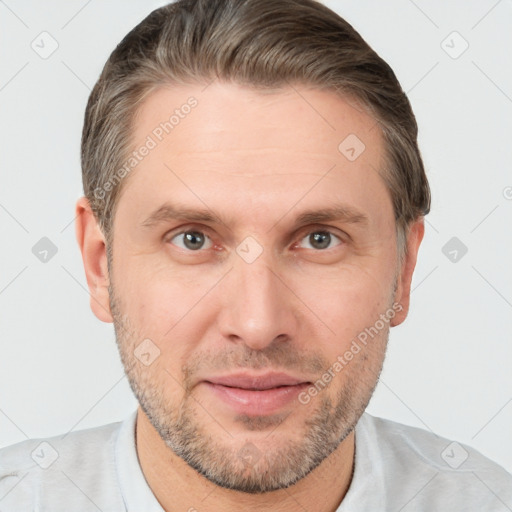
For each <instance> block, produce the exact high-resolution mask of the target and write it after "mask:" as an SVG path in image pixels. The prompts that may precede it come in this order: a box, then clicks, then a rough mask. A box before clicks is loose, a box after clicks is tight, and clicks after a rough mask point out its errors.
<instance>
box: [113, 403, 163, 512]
mask: <svg viewBox="0 0 512 512" xmlns="http://www.w3.org/2000/svg"><path fill="white" fill-rule="evenodd" d="M136 422H137V410H136V411H135V412H133V413H132V414H130V416H129V417H128V418H126V419H125V420H124V421H123V422H122V424H121V427H120V430H119V436H118V438H117V443H116V448H115V457H116V469H117V476H118V479H119V487H120V488H121V495H122V496H123V500H124V506H125V509H126V511H127V512H140V511H141V510H144V512H165V511H164V509H163V508H162V507H161V505H160V504H159V503H158V500H157V499H156V497H155V495H154V494H153V492H152V491H151V488H150V487H149V485H148V483H147V481H146V478H145V477H144V473H143V472H142V468H141V466H140V463H139V458H138V456H137V448H136V438H135V426H136Z"/></svg>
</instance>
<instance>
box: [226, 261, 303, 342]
mask: <svg viewBox="0 0 512 512" xmlns="http://www.w3.org/2000/svg"><path fill="white" fill-rule="evenodd" d="M277 270H278V269H277V268H276V266H275V265H273V264H272V262H271V261H269V258H265V257H264V256H263V255H262V256H260V257H259V258H258V259H257V260H256V261H253V262H252V263H247V262H246V261H244V260H243V259H242V258H238V256H237V257H236V261H235V262H234V267H233V269H232V271H231V272H230V273H229V276H228V279H226V280H225V281H224V283H223V288H224V289H223V290H222V291H221V292H220V293H219V295H220V297H221V311H220V313H219V317H218V321H219V328H220V331H221V334H222V336H223V337H224V338H225V339H229V340H231V341H234V342H239V343H244V344H245V345H247V347H249V348H251V349H253V350H262V349H264V348H265V347H267V346H268V345H270V344H272V343H273V342H274V341H275V342H278V340H279V341H286V340H290V339H293V338H295V336H296V334H297V322H298V319H299V318H300V316H299V315H298V314H297V311H296V309H295V308H296V307H297V305H296V303H295V302H296V301H294V296H293V293H292V292H291V291H290V289H289V288H288V287H287V286H286V284H285V280H284V279H283V277H282V276H280V275H279V273H278V271H277Z"/></svg>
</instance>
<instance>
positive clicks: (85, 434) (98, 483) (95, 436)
mask: <svg viewBox="0 0 512 512" xmlns="http://www.w3.org/2000/svg"><path fill="white" fill-rule="evenodd" d="M122 423H123V422H116V423H110V424H108V425H102V426H99V427H95V428H89V429H84V430H79V431H76V432H69V433H67V434H62V435H58V436H53V437H49V438H38V439H28V440H26V441H22V442H20V443H17V444H14V445H11V446H7V447H5V448H2V449H0V496H3V497H4V498H3V499H2V506H3V507H6V506H7V510H13V511H18V510H29V509H30V510H32V509H37V507H41V509H42V510H45V509H46V508H45V504H46V505H47V506H50V505H51V506H52V507H54V501H53V500H55V499H56V498H61V500H62V501H61V504H60V505H59V506H62V507H68V510H69V509H70V508H69V507H70V505H71V504H72V505H73V507H74V509H75V510H77V509H79V510H89V509H91V510H93V509H94V510H97V508H96V507H100V508H102V507H101V505H100V503H102V504H109V503H110V502H111V501H112V496H109V495H107V494H108V493H106V492H103V491H102V489H105V487H106V486H107V487H109V485H108V484H111V485H110V489H109V493H110V494H112V488H117V486H115V485H112V484H113V483H114V481H115V479H116V478H117V477H116V468H115V455H114V451H115V443H116V440H117V435H118V433H119V429H120V427H121V425H122ZM97 502H98V503H97ZM8 504H12V507H11V508H9V506H8ZM82 506H83V508H77V507H82ZM29 507H30V508H29ZM91 507H92V508H91ZM51 510H56V509H55V508H52V509H51ZM59 510H60V509H59ZM62 510H65V508H63V509H62Z"/></svg>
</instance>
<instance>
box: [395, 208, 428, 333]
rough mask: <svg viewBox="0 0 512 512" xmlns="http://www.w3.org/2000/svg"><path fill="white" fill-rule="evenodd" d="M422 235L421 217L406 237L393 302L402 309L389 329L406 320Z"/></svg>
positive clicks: (423, 229) (423, 231)
mask: <svg viewBox="0 0 512 512" xmlns="http://www.w3.org/2000/svg"><path fill="white" fill-rule="evenodd" d="M424 234H425V225H424V223H423V217H421V218H420V219H419V220H416V221H414V223H413V224H411V227H410V229H409V235H408V236H407V254H406V255H405V258H404V261H403V263H402V266H401V268H400V274H399V276H398V282H397V289H396V292H395V302H396V303H399V304H400V305H401V306H402V309H401V311H398V312H397V314H396V315H395V316H394V317H393V319H392V320H391V321H390V325H391V327H395V326H396V325H400V324H401V323H402V322H403V321H404V320H405V319H406V317H407V313H408V312H409V303H410V296H411V282H412V275H413V272H414V268H415V267H416V260H417V257H418V250H419V248H420V244H421V241H422V240H423V235H424Z"/></svg>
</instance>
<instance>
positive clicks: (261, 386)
mask: <svg viewBox="0 0 512 512" xmlns="http://www.w3.org/2000/svg"><path fill="white" fill-rule="evenodd" d="M205 380H206V381H207V382H211V383H212V384H220V385H222V386H228V387H231V388H241V389H250V390H255V391H264V390H266V389H271V388H276V387H278V386H295V385H297V384H303V383H306V381H305V380H304V379H301V378H297V377H293V376H292V375H288V374H287V373H277V372H268V373H264V374H262V375H251V374H248V373H233V374H231V375H225V376H221V377H212V378H209V379H205Z"/></svg>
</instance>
